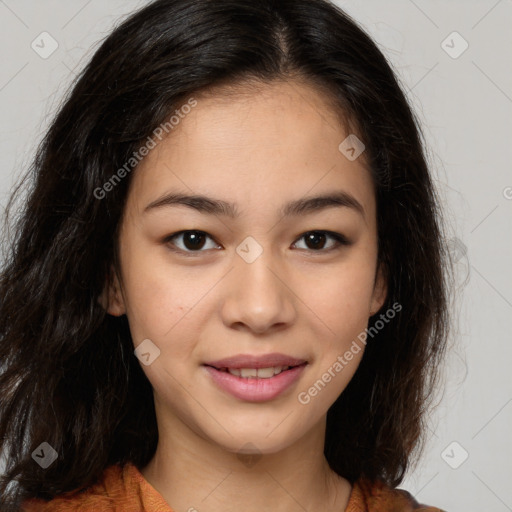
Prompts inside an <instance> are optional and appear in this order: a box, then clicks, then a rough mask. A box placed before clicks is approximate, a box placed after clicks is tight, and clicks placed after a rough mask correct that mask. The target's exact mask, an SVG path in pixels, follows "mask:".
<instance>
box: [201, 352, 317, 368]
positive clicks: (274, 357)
mask: <svg viewBox="0 0 512 512" xmlns="http://www.w3.org/2000/svg"><path fill="white" fill-rule="evenodd" d="M304 363H307V361H306V360H305V359H299V358H297V357H292V356H287V355H286V354H278V353H276V352H274V353H272V354H264V355H251V354H237V355H235V356H231V357H225V358H224V359H218V360H217V361H208V362H206V363H204V364H205V365H206V366H213V367H214V368H269V367H272V366H299V365H301V364H304Z"/></svg>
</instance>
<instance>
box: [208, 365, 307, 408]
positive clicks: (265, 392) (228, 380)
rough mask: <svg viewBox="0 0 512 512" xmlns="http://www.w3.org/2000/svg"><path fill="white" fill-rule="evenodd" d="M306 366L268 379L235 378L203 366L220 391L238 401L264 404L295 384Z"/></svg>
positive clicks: (291, 369)
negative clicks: (225, 392)
mask: <svg viewBox="0 0 512 512" xmlns="http://www.w3.org/2000/svg"><path fill="white" fill-rule="evenodd" d="M306 364H307V363H305V364H302V365H300V366H295V367H294V368H290V369H289V370H285V371H284V372H281V373H279V374H278V375H274V376H273V377H270V378H268V379H258V378H257V377H249V378H244V377H237V376H236V375H231V373H229V372H223V371H220V370H217V369H216V368H213V367H212V366H205V368H206V370H207V371H208V373H209V374H210V375H211V376H212V379H213V380H214V382H215V384H217V386H218V387H219V388H220V389H222V390H224V391H227V392H228V393H230V394H231V395H233V396H235V397H236V398H239V399H240V400H246V401H249V402H265V401H267V400H272V399H273V398H276V397H277V396H279V395H280V394H281V393H283V392H284V391H285V390H286V389H288V388H289V387H290V386H291V385H292V384H293V383H294V382H296V381H297V379H298V378H299V377H300V376H301V374H302V372H303V371H304V368H305V367H306Z"/></svg>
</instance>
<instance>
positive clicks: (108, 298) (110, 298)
mask: <svg viewBox="0 0 512 512" xmlns="http://www.w3.org/2000/svg"><path fill="white" fill-rule="evenodd" d="M98 302H99V303H100V304H101V305H102V306H103V308H104V309H105V310H106V311H107V313H108V314H109V315H112V316H121V315H124V314H125V313H126V308H125V304H124V298H123V294H122V291H121V286H120V284H119V279H118V277H117V273H116V272H115V270H114V269H113V268H111V269H110V275H108V276H107V279H106V283H105V287H104V288H103V291H102V293H101V295H100V296H99V297H98Z"/></svg>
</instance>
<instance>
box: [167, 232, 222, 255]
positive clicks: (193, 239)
mask: <svg viewBox="0 0 512 512" xmlns="http://www.w3.org/2000/svg"><path fill="white" fill-rule="evenodd" d="M180 238H182V239H183V241H182V242H181V247H180V244H179V243H175V242H174V241H173V240H175V239H177V240H179V239H180ZM207 238H209V239H210V240H213V239H212V238H211V237H210V236H209V235H208V234H207V233H205V232H204V231H196V230H187V231H180V232H179V233H175V234H174V235H171V236H168V237H167V238H166V239H165V242H167V243H170V244H171V245H175V246H177V247H178V249H179V250H180V251H183V252H203V251H201V250H200V249H203V248H204V245H205V243H204V242H205V239H207ZM206 248H207V249H212V248H215V244H214V247H206Z"/></svg>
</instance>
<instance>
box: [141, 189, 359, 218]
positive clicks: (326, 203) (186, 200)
mask: <svg viewBox="0 0 512 512" xmlns="http://www.w3.org/2000/svg"><path fill="white" fill-rule="evenodd" d="M178 205H182V206H187V207H189V208H193V209H194V210H197V211H199V212H201V213H206V214H210V215H222V216H226V217H231V218H236V217H239V216H240V213H239V211H238V209H237V205H236V204H234V203H229V202H227V201H223V200H221V199H215V198H213V197H208V196H204V195H197V194H194V195H188V194H182V193H170V194H166V195H165V196H163V197H161V198H160V199H157V200H155V201H153V202H151V203H150V204H148V205H147V206H146V207H145V208H144V212H147V211H150V210H154V209H156V208H162V207H171V206H178ZM334 207H338V208H340V207H343V208H350V209H352V210H354V211H355V212H357V213H359V214H360V215H361V216H362V217H363V219H364V218H365V210H364V208H363V205H362V204H361V203H360V202H359V201H358V200H357V199H356V198H355V197H354V196H352V195H351V194H349V193H348V192H344V191H336V192H332V193H328V194H322V195H319V196H312V197H303V198H301V199H296V200H294V201H290V202H289V203H286V204H285V205H284V206H283V207H282V208H281V210H280V212H279V213H280V216H282V217H291V216H297V215H307V214H309V213H314V212H318V211H321V210H325V209H327V208H334Z"/></svg>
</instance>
